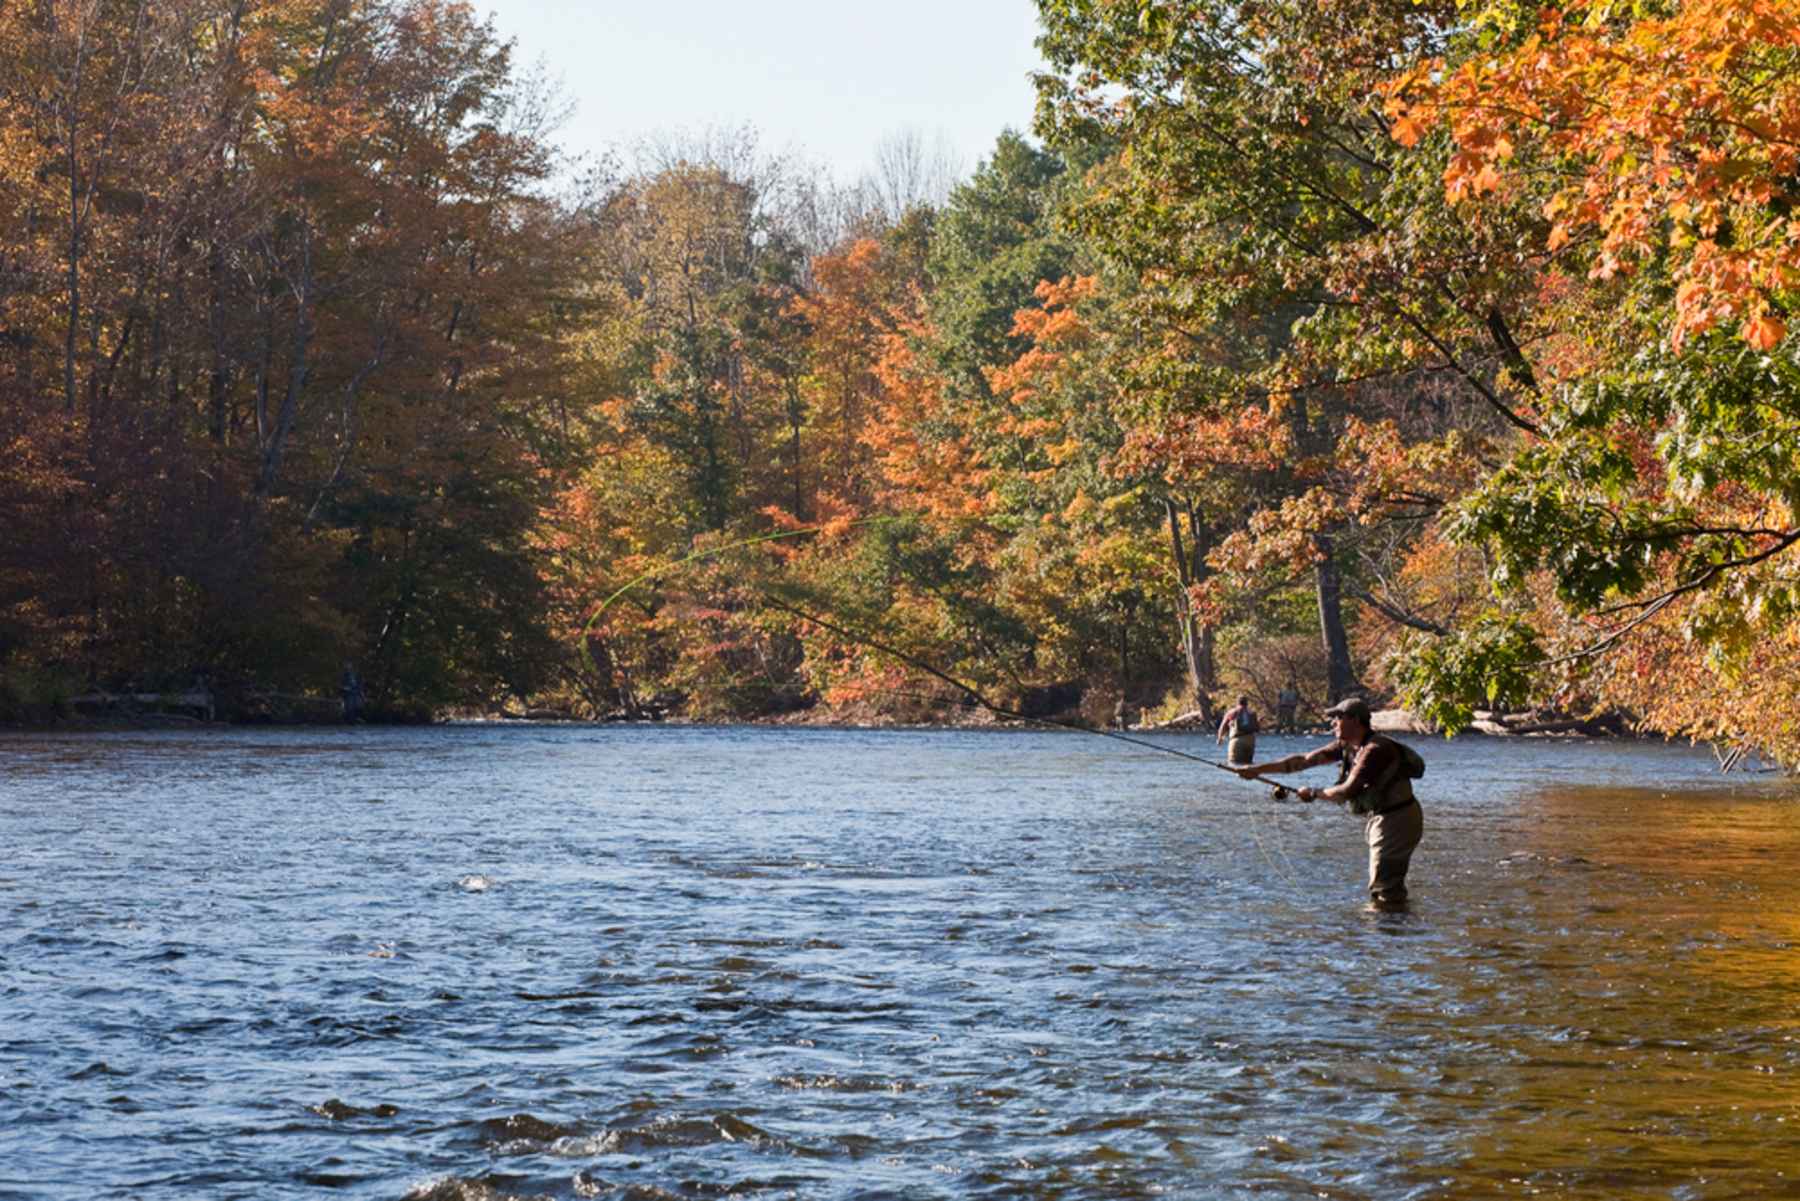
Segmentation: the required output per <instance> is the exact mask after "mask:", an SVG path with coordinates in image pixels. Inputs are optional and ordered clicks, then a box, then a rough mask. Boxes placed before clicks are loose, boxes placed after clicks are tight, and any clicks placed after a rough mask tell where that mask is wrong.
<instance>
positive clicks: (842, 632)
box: [581, 516, 1293, 801]
mask: <svg viewBox="0 0 1800 1201" xmlns="http://www.w3.org/2000/svg"><path fill="white" fill-rule="evenodd" d="M899 520H902V519H901V518H899V517H894V516H880V517H864V518H859V519H858V520H855V521H851V522H849V523H847V525H846V527H845V528H853V527H856V526H861V525H875V524H880V523H883V522H891V521H899ZM824 528H825V527H823V526H809V527H807V528H805V529H796V530H778V531H776V532H774V533H769V534H759V535H757V536H755V537H751V538H745V539H742V540H740V541H737V542H732V543H728V544H727V545H725V546H718V547H712V548H709V549H706V550H698V551H695V552H693V553H692V554H690V555H687V556H686V557H685V558H682V559H679V560H677V561H676V562H674V563H670V564H666V565H664V566H662V567H657V568H652V569H650V570H649V571H646V572H642V573H640V574H638V575H636V576H634V577H632V578H631V579H630V580H628V581H626V582H625V583H624V584H622V585H620V586H619V587H618V588H617V589H615V590H614V591H613V592H612V593H611V594H610V595H608V596H607V597H606V599H605V600H603V601H601V602H600V604H599V605H598V606H597V607H596V608H595V610H594V612H593V614H592V615H591V616H590V617H589V618H588V620H587V623H586V624H585V625H584V626H583V628H582V638H581V654H582V658H583V660H584V661H585V662H586V664H587V666H588V668H589V670H593V668H594V663H593V658H592V655H591V652H590V651H589V649H588V640H589V637H590V636H591V635H592V633H593V630H594V627H595V626H597V625H598V624H599V622H600V619H601V618H602V617H604V616H605V615H606V611H607V610H608V609H610V608H611V607H612V604H613V602H614V601H616V600H618V599H619V598H620V597H621V596H624V595H625V594H626V593H627V592H629V591H631V590H632V589H633V588H635V587H637V586H638V585H639V584H641V583H643V582H644V581H645V580H647V579H651V578H653V577H656V576H660V575H663V574H666V573H669V572H673V571H677V570H679V569H680V568H682V567H685V566H687V565H688V564H690V563H697V562H700V561H701V560H704V559H711V558H717V557H718V556H719V555H722V554H725V553H727V552H728V551H733V550H740V549H742V548H744V547H749V546H757V545H760V544H762V543H765V542H775V541H780V540H782V539H786V538H799V537H805V536H808V535H811V534H817V533H819V532H821V530H823V529H824ZM757 591H758V592H760V593H761V595H762V598H763V600H764V601H765V602H766V603H767V604H769V605H770V606H771V607H772V608H775V609H778V610H780V611H782V612H784V613H787V614H789V615H791V616H793V617H798V618H799V619H801V620H802V621H807V622H811V623H812V624H813V625H816V626H818V627H819V628H820V629H824V630H829V631H831V632H832V633H834V634H836V635H838V636H839V637H841V638H847V639H849V640H850V641H851V642H852V643H855V644H856V645H859V646H866V647H869V648H870V649H872V650H876V651H879V652H881V653H882V654H884V655H888V656H890V657H891V658H894V659H897V660H899V661H900V662H902V663H905V664H907V665H908V666H909V667H913V668H916V669H917V670H919V671H922V672H924V673H926V674H927V675H929V676H932V677H933V678H935V679H938V680H941V681H943V682H944V683H945V684H948V685H949V686H950V687H952V688H954V689H956V691H957V692H959V693H961V694H962V698H963V699H961V700H955V699H951V698H941V697H940V698H921V699H931V700H932V701H933V702H934V703H943V704H961V705H963V706H965V707H969V708H979V709H984V710H986V711H987V712H989V713H993V714H995V715H997V716H999V717H1005V718H1011V719H1013V720H1015V721H1025V722H1036V723H1038V724H1039V725H1046V726H1052V727H1055V728H1057V729H1064V730H1077V731H1080V732H1081V733H1083V734H1098V735H1100V736H1101V737H1102V738H1111V739H1113V740H1114V741H1117V742H1124V743H1129V744H1130V745H1132V746H1137V747H1143V748H1145V749H1146V750H1152V751H1160V752H1162V753H1163V754H1165V755H1174V756H1176V757H1178V758H1181V759H1189V760H1192V761H1193V762H1195V763H1204V764H1206V765H1207V766H1208V767H1216V768H1219V769H1220V770H1221V771H1228V772H1230V773H1231V774H1232V775H1234V776H1235V775H1237V769H1236V768H1234V767H1232V766H1231V765H1230V764H1228V763H1220V762H1219V761H1218V760H1216V759H1208V758H1206V757H1205V756H1204V755H1195V754H1191V753H1190V752H1187V751H1183V750H1179V749H1177V748H1175V747H1171V746H1163V745H1162V744H1161V743H1156V742H1149V741H1146V740H1145V739H1142V738H1132V737H1131V736H1130V735H1127V734H1120V733H1118V732H1117V731H1114V730H1098V729H1095V728H1094V727H1092V726H1085V725H1081V724H1079V723H1077V722H1071V721H1062V720H1059V719H1057V718H1051V717H1037V716H1033V715H1032V714H1029V713H1021V712H1019V711H1018V710H1016V709H1008V708H1006V707H1005V706H1004V705H997V704H995V703H994V702H993V701H991V700H989V699H988V698H987V697H986V696H984V695H982V693H981V692H980V691H979V690H977V689H976V688H974V687H973V686H971V685H969V684H966V683H964V682H963V681H961V680H959V679H957V678H956V677H954V676H952V675H950V674H949V673H948V672H944V671H941V670H939V669H938V668H936V667H934V666H932V665H931V664H930V663H927V662H925V661H924V660H923V659H920V658H918V657H917V656H915V655H910V654H908V653H906V652H905V651H902V650H900V649H898V648H896V647H892V646H889V645H887V644H886V643H883V642H880V641H877V640H876V639H875V638H873V637H871V636H869V635H867V634H859V633H856V632H854V631H851V630H847V629H845V628H844V627H842V626H840V625H837V624H835V623H833V622H830V621H827V620H826V619H824V618H822V617H820V616H819V615H818V614H816V613H810V612H807V611H806V610H804V609H801V608H800V607H799V606H797V605H794V604H792V603H790V602H787V601H784V600H782V599H781V598H780V597H778V596H776V595H775V594H774V592H773V590H772V589H771V588H767V587H764V588H759V589H757ZM1239 778H1240V779H1242V778H1243V777H1241V776H1240V777H1239ZM1265 783H1267V782H1266V781H1265ZM1269 788H1270V789H1271V790H1272V791H1271V797H1272V799H1274V800H1277V801H1282V800H1286V799H1287V798H1288V797H1289V796H1292V795H1293V789H1291V788H1289V787H1288V786H1287V785H1285V784H1274V783H1270V784H1269Z"/></svg>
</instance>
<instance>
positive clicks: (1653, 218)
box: [1387, 0, 1800, 350]
mask: <svg viewBox="0 0 1800 1201" xmlns="http://www.w3.org/2000/svg"><path fill="white" fill-rule="evenodd" d="M1797 67H1800V6H1796V5H1794V4H1792V3H1789V2H1772V0H1687V2H1685V3H1682V4H1680V5H1678V6H1676V7H1675V8H1674V9H1673V11H1672V12H1669V13H1668V15H1666V16H1623V15H1618V13H1617V12H1616V11H1615V9H1614V7H1613V6H1612V5H1610V4H1606V3H1602V2H1601V0H1570V2H1569V3H1568V4H1567V5H1566V6H1565V7H1564V8H1562V9H1560V10H1552V11H1551V12H1550V13H1549V14H1548V15H1547V16H1546V17H1545V18H1544V20H1543V21H1542V23H1541V24H1540V26H1539V28H1538V29H1537V31H1536V32H1534V33H1533V34H1531V35H1530V36H1529V37H1527V38H1525V39H1524V40H1523V41H1522V42H1520V43H1519V44H1518V45H1516V46H1515V47H1513V48H1512V49H1510V50H1507V51H1504V52H1501V53H1498V54H1494V55H1490V56H1482V57H1478V58H1476V59H1473V60H1470V61H1468V62H1465V63H1463V64H1462V65H1461V66H1458V67H1456V68H1454V69H1450V70H1448V71H1447V72H1446V69H1445V67H1444V64H1442V63H1441V62H1440V63H1431V64H1426V65H1425V66H1424V67H1422V68H1420V69H1416V70H1414V71H1413V72H1411V73H1409V74H1407V75H1406V76H1404V77H1402V78H1401V79H1400V80H1398V81H1397V82H1396V83H1394V84H1393V85H1391V86H1390V87H1389V89H1388V94H1387V109H1388V114H1389V118H1390V121H1391V125H1390V131H1391V133H1392V135H1393V136H1394V137H1395V138H1396V139H1398V140H1399V141H1400V142H1402V143H1403V144H1407V145H1411V144H1414V143H1415V142H1417V141H1418V139H1419V138H1420V137H1422V136H1423V135H1424V133H1425V131H1426V130H1427V129H1428V128H1430V127H1431V126H1433V125H1435V124H1439V123H1441V124H1444V125H1447V126H1448V128H1449V131H1450V134H1451V136H1452V138H1453V139H1454V141H1455V150H1454V154H1453V157H1452V158H1451V161H1450V164H1449V166H1448V168H1447V169H1446V171H1445V175H1444V182H1445V189H1446V193H1447V195H1448V196H1449V198H1450V199H1451V200H1452V201H1453V202H1455V201H1462V200H1474V199H1476V198H1478V197H1481V196H1482V195H1484V194H1487V193H1493V192H1500V191H1504V190H1505V189H1506V187H1507V186H1508V183H1509V181H1510V180H1513V179H1517V178H1520V177H1522V176H1523V175H1524V173H1525V170H1524V168H1523V167H1522V166H1521V165H1520V163H1519V158H1520V156H1521V152H1522V149H1524V148H1527V147H1528V148H1529V157H1530V158H1531V160H1532V163H1533V169H1534V170H1536V169H1538V168H1541V166H1542V164H1543V162H1544V161H1546V160H1548V161H1550V162H1553V163H1555V164H1556V166H1557V170H1558V172H1559V173H1560V174H1561V175H1562V180H1561V182H1560V183H1559V184H1558V185H1557V186H1556V187H1555V189H1554V191H1553V193H1552V195H1551V196H1550V198H1549V200H1548V202H1547V203H1546V204H1545V205H1544V214H1545V216H1546V218H1548V219H1549V220H1550V221H1551V222H1552V225H1551V230H1550V234H1549V238H1548V241H1547V245H1546V248H1547V249H1548V250H1549V251H1551V252H1553V253H1555V252H1560V251H1563V250H1565V248H1568V247H1571V246H1572V245H1575V244H1577V243H1579V244H1580V249H1581V250H1582V251H1584V252H1585V253H1587V254H1589V255H1590V256H1591V264H1590V267H1589V275H1590V276H1591V277H1592V278H1594V279H1600V280H1604V279H1609V278H1612V277H1613V276H1616V275H1621V274H1627V273H1630V272H1632V271H1634V270H1635V269H1636V268H1638V267H1639V266H1641V265H1643V264H1645V263H1646V262H1648V261H1650V260H1652V259H1653V258H1657V257H1659V256H1660V257H1663V258H1664V259H1665V260H1666V262H1667V263H1668V265H1669V268H1670V272H1671V275H1672V278H1673V280H1674V282H1675V284H1676V289H1677V290H1676V294H1675V314H1674V320H1673V322H1672V325H1671V328H1670V331H1669V333H1670V339H1671V341H1672V342H1673V343H1674V344H1675V345H1677V346H1679V345H1681V343H1682V342H1683V341H1685V340H1686V339H1688V338H1691V337H1693V336H1695V335H1697V334H1700V333H1702V332H1705V331H1707V330H1710V329H1713V328H1715V327H1725V328H1731V327H1735V328H1736V330H1737V332H1738V333H1739V334H1740V336H1742V337H1743V338H1744V340H1745V341H1747V342H1748V343H1750V345H1752V346H1754V347H1756V348H1758V349H1762V350H1767V349H1770V348H1772V347H1773V346H1775V345H1776V344H1777V343H1779V342H1780V341H1781V340H1782V339H1783V338H1784V337H1785V336H1786V334H1787V320H1786V317H1785V315H1784V314H1785V303H1784V297H1785V296H1786V295H1787V294H1788V293H1790V292H1791V290H1792V289H1793V287H1794V284H1795V282H1796V280H1797V279H1800V215H1796V214H1794V213H1793V212H1792V206H1793V204H1794V202H1795V201H1796V200H1800V195H1797V194H1796V187H1797V185H1796V177H1797V168H1800V70H1797V69H1796V68H1797Z"/></svg>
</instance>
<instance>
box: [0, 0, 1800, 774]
mask: <svg viewBox="0 0 1800 1201" xmlns="http://www.w3.org/2000/svg"><path fill="white" fill-rule="evenodd" d="M1038 17H1039V24H1040V30H1041V36H1040V39H1039V48H1040V51H1041V54H1042V59H1043V61H1042V64H1041V69H1040V72H1039V74H1038V75H1037V76H1036V80H1035V82H1036V88H1037V95H1038V106H1037V113H1036V118H1035V122H1034V126H1033V128H1032V129H1030V130H1006V131H996V140H995V141H994V143H993V146H992V150H991V152H990V153H989V154H988V155H987V156H986V157H985V158H984V159H983V160H982V161H981V163H980V164H979V166H978V167H977V168H976V169H974V170H973V172H972V173H970V174H968V175H967V176H966V177H964V178H961V179H948V178H945V176H944V172H943V171H942V170H941V169H938V168H937V166H936V165H935V164H934V163H933V162H932V161H931V157H930V155H929V154H927V153H925V152H924V150H923V148H922V147H921V145H920V143H919V142H918V140H917V139H908V138H905V137H900V138H896V139H892V140H890V141H889V142H888V143H886V144H884V146H883V147H882V150H883V153H882V154H881V155H880V158H879V163H880V166H879V169H878V170H877V172H876V173H875V174H874V175H872V176H871V177H870V178H869V179H867V180H865V181H863V182H861V183H859V184H856V185H849V186H846V185H841V184H839V183H836V182H834V181H833V180H832V179H830V178H829V177H827V176H825V175H824V174H822V173H820V172H818V171H814V170H808V169H806V168H804V167H802V166H800V165H798V164H796V163H795V162H793V161H790V160H788V159H785V158H783V157H782V156H779V155H772V154H768V153H765V152H763V151H762V150H761V149H760V145H759V143H758V141H757V138H756V137H755V135H754V134H753V133H752V132H750V131H744V130H740V131H728V132H723V133H713V134H709V135H700V136H688V137H670V138H667V139H664V140H663V141H661V142H659V143H656V144H654V145H650V146H647V147H644V148H641V149H640V150H639V151H637V152H636V153H634V154H632V155H630V156H627V157H621V158H618V159H615V160H607V161H601V162H594V161H588V162H583V163H571V162H570V161H569V159H568V158H567V157H566V156H565V155H564V154H563V152H562V151H561V150H560V149H559V147H558V146H557V144H556V140H555V139H556V132H557V128H558V123H559V121H560V119H561V117H562V115H563V114H562V104H561V101H559V99H558V97H557V95H556V92H555V89H554V88H553V87H551V86H548V85H546V83H545V82H544V81H543V80H542V79H541V78H540V77H539V76H538V75H537V74H536V73H534V72H533V71H530V70H528V69H526V68H524V67H523V66H522V65H521V64H519V63H518V62H517V61H516V56H515V50H514V47H513V45H512V44H511V43H510V42H509V41H508V40H507V38H506V35H505V32H504V31H503V30H501V29H497V28H496V27H495V26H494V25H493V23H492V22H491V21H483V20H481V19H479V18H478V17H477V15H476V14H475V12H474V10H473V9H472V8H470V7H469V6H467V5H465V4H461V3H456V2H453V0H23V2H21V3H9V4H4V5H0V720H42V719H44V718H46V717H47V716H53V715H55V714H58V713H62V712H66V711H67V708H68V705H69V703H70V701H71V699H72V698H73V697H75V696H77V695H79V694H82V693H84V692H87V691H89V690H93V689H127V690H129V689H131V688H137V689H150V690H157V689H179V688H184V687H187V686H188V685H189V684H190V683H191V682H192V681H194V680H196V679H204V680H206V681H208V682H209V683H210V684H211V686H212V688H213V689H214V690H215V691H216V692H217V693H218V694H219V695H220V696H221V697H223V698H226V699H227V701H228V702H229V700H230V698H233V697H237V698H243V697H246V696H248V695H249V694H251V693H253V692H277V693H287V694H294V695H311V696H319V697H331V696H334V695H335V692H336V689H337V686H338V680H339V674H340V672H341V671H342V670H343V668H344V666H345V665H346V664H354V665H355V667H356V669H357V670H358V672H359V673H360V675H361V676H362V679H363V682H364V686H365V688H366V690H367V697H368V712H369V713H370V715H371V716H373V717H377V718H385V719H392V720H403V719H421V718H427V717H430V716H433V715H442V714H446V713H458V712H461V713H527V712H543V711H550V712H556V713H563V714H568V715H571V716H575V717H581V718H685V719H694V720H718V721H724V720H750V719H766V718H774V717H782V716H799V715H805V717H806V719H809V720H810V719H817V720H826V719H834V718H835V719H843V720H898V721H945V720H959V719H962V718H965V717H966V716H967V705H968V703H969V698H970V697H971V696H972V695H979V696H980V697H983V698H991V699H992V701H993V702H994V703H995V704H997V705H1000V706H1003V707H1006V708H1011V709H1016V710H1018V711H1020V712H1025V713H1030V714H1034V715H1045V716H1052V715H1060V716H1062V717H1065V718H1076V717H1078V718H1079V719H1081V720H1085V721H1087V722H1090V723H1096V724H1098V723H1104V722H1108V721H1111V720H1113V719H1114V718H1115V717H1116V716H1117V715H1118V714H1120V712H1121V709H1123V710H1124V711H1126V712H1129V713H1131V714H1132V715H1134V717H1136V716H1142V717H1146V718H1149V717H1155V716H1164V717H1167V716H1172V715H1174V714H1176V713H1179V712H1183V711H1187V710H1194V709H1198V710H1199V711H1201V712H1202V713H1203V714H1206V715H1213V714H1216V713H1217V712H1218V710H1219V708H1220V705H1221V702H1222V701H1223V702H1226V703H1228V702H1229V698H1230V697H1231V696H1234V695H1236V694H1237V693H1240V692H1243V693H1248V694H1250V695H1251V696H1252V697H1253V698H1255V699H1256V700H1257V701H1258V702H1260V703H1261V704H1262V705H1263V706H1265V707H1267V706H1269V705H1270V704H1272V702H1273V698H1274V694H1275V692H1276V690H1277V689H1279V688H1281V687H1282V686H1283V685H1284V684H1285V683H1286V682H1287V681H1289V680H1290V679H1291V680H1295V681H1297V682H1298V684H1299V688H1300V691H1301V692H1302V693H1303V694H1304V695H1305V696H1306V697H1308V698H1309V700H1310V701H1312V702H1314V703H1315V704H1316V706H1317V707H1323V704H1324V703H1325V701H1326V700H1328V699H1336V698H1338V697H1341V696H1344V695H1346V694H1349V693H1352V692H1363V693H1367V694H1370V695H1373V696H1376V697H1379V698H1382V699H1388V698H1392V699H1393V700H1394V701H1395V703H1399V704H1403V705H1405V706H1407V707H1408V708H1410V709H1412V710H1413V711H1414V712H1415V713H1417V714H1419V715H1420V716H1422V717H1423V718H1425V719H1427V720H1428V721H1430V722H1431V723H1433V724H1434V725H1435V726H1436V727H1437V728H1440V729H1442V730H1445V731H1446V732H1454V731H1456V730H1458V729H1461V728H1464V727H1466V726H1467V725H1468V723H1469V722H1470V721H1471V719H1472V718H1473V717H1474V715H1475V714H1476V713H1477V712H1478V711H1483V710H1518V709H1538V710H1542V711H1546V712H1554V713H1558V714H1563V715H1570V716H1573V717H1583V716H1590V715H1595V714H1602V713H1606V714H1619V715H1623V716H1624V718H1625V719H1626V720H1628V721H1629V722H1630V723H1631V724H1632V725H1634V726H1635V727H1636V728H1638V729H1640V730H1642V731H1645V732H1647V733H1653V734H1660V735H1666V736H1671V737H1679V738H1686V739H1693V740H1698V741H1704V742H1708V743H1711V744H1713V745H1714V746H1715V747H1716V748H1718V749H1719V750H1720V753H1721V755H1722V757H1723V758H1724V759H1725V761H1726V762H1727V763H1730V762H1733V761H1735V760H1737V759H1739V758H1741V757H1742V756H1745V755H1755V756H1758V757H1760V758H1761V759H1762V760H1764V761H1767V762H1771V763H1776V764H1780V765H1782V766H1784V767H1787V768H1790V769H1792V768H1795V767H1797V766H1800V555H1796V553H1795V550H1794V548H1795V544H1796V543H1797V542H1800V358H1797V356H1796V351H1795V339H1794V337H1793V336H1791V334H1790V328H1789V327H1790V322H1791V321H1792V315H1791V312H1790V309H1791V306H1792V304H1793V303H1794V302H1795V301H1796V299H1800V213H1796V212H1795V208H1796V201H1797V200H1800V161H1797V160H1800V7H1797V6H1795V5H1794V4H1793V3H1792V2H1791V0H1640V2H1638V3H1632V4H1621V3H1615V2H1613V0H1565V2H1563V3H1530V2H1527V0H1492V2H1484V0H1465V2H1459V0H1357V2H1356V3H1354V4H1352V3H1343V2H1341V0H1266V2H1265V0H1240V2H1236V3H1232V2H1227V0H1038Z"/></svg>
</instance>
